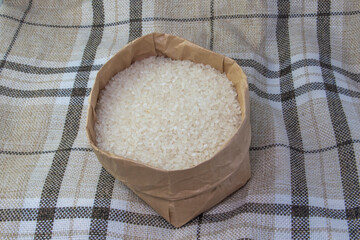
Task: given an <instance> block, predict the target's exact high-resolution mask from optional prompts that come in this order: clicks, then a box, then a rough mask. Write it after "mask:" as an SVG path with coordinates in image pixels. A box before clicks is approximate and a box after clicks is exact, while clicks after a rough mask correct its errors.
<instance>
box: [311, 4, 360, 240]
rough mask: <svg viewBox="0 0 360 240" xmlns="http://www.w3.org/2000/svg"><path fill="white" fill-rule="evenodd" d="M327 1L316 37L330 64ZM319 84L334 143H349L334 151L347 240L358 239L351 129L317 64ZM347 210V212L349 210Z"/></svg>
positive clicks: (325, 71) (358, 195) (359, 196)
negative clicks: (336, 154)
mask: <svg viewBox="0 0 360 240" xmlns="http://www.w3.org/2000/svg"><path fill="white" fill-rule="evenodd" d="M330 10H331V2H330V1H328V0H324V1H319V2H318V18H317V37H318V45H319V51H320V62H323V63H325V64H327V65H329V64H331V42H330V41H331V33H330V26H331V19H330V15H329V12H330ZM320 66H321V73H322V77H323V81H324V83H325V84H326V86H331V87H328V88H327V91H326V99H327V101H328V108H329V113H330V118H331V122H332V125H333V130H334V134H335V139H336V143H337V144H339V143H341V142H346V141H347V142H349V143H350V144H347V145H341V146H339V147H338V148H337V151H338V157H339V165H340V175H341V183H342V188H343V193H344V201H345V209H346V213H347V223H348V228H349V234H350V239H359V237H360V221H359V216H360V214H359V206H360V182H359V176H358V172H357V170H358V165H357V161H356V157H355V151H354V145H353V143H352V137H351V130H350V127H349V125H348V119H347V118H346V115H345V112H344V108H343V105H342V103H341V99H340V96H339V93H338V88H337V87H336V78H335V75H334V73H333V71H332V69H329V68H326V67H323V65H322V64H321V65H320ZM350 209H351V210H350Z"/></svg>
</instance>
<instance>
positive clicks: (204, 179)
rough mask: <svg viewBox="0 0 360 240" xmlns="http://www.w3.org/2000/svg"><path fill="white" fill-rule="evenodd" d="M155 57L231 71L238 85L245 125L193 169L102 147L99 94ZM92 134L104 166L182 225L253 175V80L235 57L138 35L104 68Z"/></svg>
mask: <svg viewBox="0 0 360 240" xmlns="http://www.w3.org/2000/svg"><path fill="white" fill-rule="evenodd" d="M149 56H166V57H169V58H172V59H181V60H191V61H193V62H196V63H203V64H209V65H211V66H212V67H214V68H216V69H217V70H219V71H220V72H225V73H226V75H227V77H228V78H229V79H230V80H231V81H232V82H233V83H234V86H235V88H236V91H237V94H238V100H239V102H240V106H241V117H242V123H241V126H240V127H239V129H238V131H237V132H236V133H235V135H234V136H233V137H232V138H231V139H229V140H228V142H227V143H226V144H225V145H224V146H223V148H222V149H221V150H220V151H219V152H218V153H216V154H215V155H214V156H213V157H212V158H211V159H209V160H207V161H205V162H203V163H201V164H199V165H197V166H195V167H192V168H189V169H184V170H174V171H165V170H161V169H157V168H154V167H151V166H147V165H145V164H142V163H140V162H136V161H133V160H131V159H126V158H123V157H121V156H116V155H114V154H112V153H109V152H106V151H104V150H102V149H99V148H98V147H97V146H96V135H95V131H94V123H95V122H96V120H97V116H96V111H95V110H96V103H97V101H98V97H99V92H100V91H101V90H102V89H103V88H104V87H105V85H106V84H107V83H108V82H109V80H110V79H111V78H112V77H113V76H114V75H115V74H117V73H118V72H120V71H122V70H124V69H125V68H127V67H129V66H130V65H131V64H132V63H134V62H135V61H138V60H142V59H144V58H146V57H149ZM86 133H87V136H88V138H89V141H90V144H91V146H92V148H93V150H94V152H95V154H96V156H97V157H98V159H99V161H100V163H101V164H102V165H103V167H104V168H105V169H106V170H107V171H108V172H110V173H111V174H112V175H113V176H114V177H115V178H116V179H118V180H120V181H122V182H123V183H124V184H126V185H127V186H128V187H129V188H130V189H131V190H132V191H134V192H135V193H136V194H137V195H138V196H139V197H140V198H141V199H143V200H144V201H145V202H146V203H148V204H149V205H150V206H151V207H152V208H153V209H154V210H155V211H156V212H157V213H159V214H160V215H161V216H162V217H164V218H165V219H166V220H167V221H168V222H170V223H171V224H172V225H174V226H175V227H180V226H182V225H184V224H185V223H187V222H188V221H190V220H191V219H193V218H194V217H196V216H197V215H199V214H200V213H202V212H204V211H206V210H208V209H209V208H211V207H213V206H214V205H215V204H217V203H219V202H220V201H222V200H223V199H224V198H226V197H227V196H228V195H229V194H231V193H233V192H234V191H236V190H237V189H239V188H240V187H241V186H243V185H244V184H245V183H246V182H247V181H248V180H249V178H250V162H249V146H250V138H251V129H250V104H249V90H248V84H247V79H246V76H245V74H244V72H243V71H242V69H241V68H240V67H239V65H237V64H236V62H235V61H234V60H232V59H230V58H227V57H225V56H222V55H220V54H217V53H214V52H212V51H209V50H207V49H204V48H202V47H200V46H197V45H195V44H193V43H191V42H189V41H187V40H185V39H182V38H179V37H176V36H172V35H168V34H161V33H152V34H149V35H146V36H143V37H141V38H138V39H136V40H134V41H132V42H130V43H129V44H127V45H126V46H125V47H124V48H122V49H121V50H120V51H119V52H118V53H116V54H115V56H113V57H112V58H111V59H110V60H109V61H108V62H107V63H106V64H105V65H104V66H103V67H102V68H101V69H100V70H99V72H98V74H97V76H96V80H95V83H94V86H93V88H92V91H91V94H90V97H89V109H88V116H87V123H86Z"/></svg>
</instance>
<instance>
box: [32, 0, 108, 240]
mask: <svg viewBox="0 0 360 240" xmlns="http://www.w3.org/2000/svg"><path fill="white" fill-rule="evenodd" d="M92 8H93V23H94V25H97V24H100V25H101V24H103V23H104V6H103V3H102V1H101V0H94V1H93V2H92ZM102 36H103V28H101V27H93V28H91V31H90V36H89V39H88V42H87V43H86V46H85V49H84V54H83V56H82V61H81V66H89V65H92V64H93V63H94V60H95V55H96V50H97V47H98V46H99V44H100V42H101V39H102ZM89 75H90V71H87V72H77V74H76V77H75V81H74V91H77V90H76V89H77V88H86V87H87V82H88V80H89ZM84 99H85V96H76V95H73V94H71V97H70V103H69V107H68V112H67V115H66V119H65V124H64V130H63V133H62V137H61V142H60V144H59V149H67V148H72V145H73V143H74V141H75V138H76V136H77V134H78V131H79V126H80V119H81V114H82V110H83V104H84ZM69 156H70V151H57V152H56V153H55V155H54V158H53V162H52V165H51V167H50V170H49V173H48V175H47V177H46V179H45V183H44V187H43V190H42V194H41V199H40V206H39V207H40V209H39V212H40V213H46V212H48V213H49V215H48V216H45V215H44V214H41V215H40V214H39V215H38V219H37V224H36V234H35V239H50V238H51V235H52V229H53V223H54V218H55V216H54V214H52V211H51V212H49V211H47V210H49V209H50V210H51V209H53V208H54V207H56V203H57V198H58V195H59V191H60V188H61V184H62V180H63V177H64V174H65V170H66V167H67V163H68V160H69Z"/></svg>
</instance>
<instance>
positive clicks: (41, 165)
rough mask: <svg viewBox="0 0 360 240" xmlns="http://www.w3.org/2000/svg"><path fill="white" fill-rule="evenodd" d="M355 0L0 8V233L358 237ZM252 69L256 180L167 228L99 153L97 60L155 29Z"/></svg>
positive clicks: (359, 100) (96, 0) (359, 16)
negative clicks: (92, 143) (91, 141)
mask: <svg viewBox="0 0 360 240" xmlns="http://www.w3.org/2000/svg"><path fill="white" fill-rule="evenodd" d="M359 26H360V2H359V1H358V0H336V1H335V0H334V1H330V0H319V1H313V0H304V1H290V2H289V1H286V0H278V1H274V0H259V1H250V0H249V1H237V0H226V1H225V0H216V1H214V0H209V1H196V2H195V1H165V0H152V1H141V0H132V1H102V0H93V1H83V2H80V1H54V0H51V1H50V0H49V1H40V0H33V1H31V0H30V1H29V0H17V1H11V0H8V1H7V0H5V1H4V3H3V5H2V6H1V7H0V99H1V100H0V118H1V121H0V169H1V173H0V238H1V239H15V238H19V239H33V238H35V239H50V238H53V239H69V238H72V239H105V238H108V239H128V238H129V239H290V238H293V239H309V238H312V239H359V238H360V184H359V175H360V120H359V119H360V85H359V83H360V51H359V47H360V44H359V39H360V30H359ZM154 31H157V32H165V33H169V34H173V35H178V36H180V37H183V38H186V39H188V40H190V41H193V42H194V43H196V44H198V45H200V46H203V47H205V48H208V49H212V50H214V51H215V52H219V53H221V54H224V55H226V56H229V57H231V58H234V59H235V60H236V61H237V62H238V63H239V65H240V66H242V67H243V69H244V71H245V73H246V74H247V76H248V80H249V87H250V97H251V119H252V120H251V122H252V144H251V148H250V157H251V167H252V179H251V180H250V181H249V182H248V184H247V185H246V186H245V187H243V188H242V189H240V190H239V191H237V192H236V193H234V194H232V195H231V196H230V197H228V198H227V199H226V200H224V201H223V202H222V203H220V204H219V205H217V206H215V207H214V208H212V209H211V210H209V211H208V212H205V213H204V214H202V215H200V216H199V217H197V218H195V219H194V220H192V221H191V222H189V223H188V224H186V225H185V226H183V227H181V228H178V229H175V228H174V227H172V226H171V225H170V224H168V223H167V222H166V221H165V220H164V219H162V218H161V217H159V216H158V215H157V214H156V213H155V212H154V211H153V210H152V209H151V208H150V207H149V206H148V205H146V204H145V203H144V202H143V201H142V200H140V199H139V198H138V197H137V196H136V195H135V194H134V193H132V192H131V191H130V190H129V189H128V188H126V187H125V186H124V185H123V184H122V183H121V182H119V181H117V180H114V178H113V177H112V176H111V175H109V174H108V173H107V172H106V171H105V170H104V169H103V168H102V167H101V165H100V163H99V162H98V161H97V159H96V157H95V155H94V153H93V152H92V150H91V149H90V147H89V145H88V141H87V138H86V135H85V119H86V110H87V104H88V103H87V98H88V95H89V92H90V89H91V86H92V84H93V82H94V79H95V75H96V73H97V71H98V70H99V68H100V67H101V66H102V64H104V63H105V62H106V61H107V60H108V59H109V58H110V57H111V56H112V55H113V54H114V53H115V52H117V51H118V50H119V49H120V48H121V47H122V46H124V45H125V44H126V43H127V42H128V41H131V40H133V39H135V38H137V37H139V36H141V35H144V34H147V33H151V32H154Z"/></svg>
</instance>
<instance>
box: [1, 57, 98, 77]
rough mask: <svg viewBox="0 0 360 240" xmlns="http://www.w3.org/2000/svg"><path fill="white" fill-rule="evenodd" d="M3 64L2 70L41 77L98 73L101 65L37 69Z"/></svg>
mask: <svg viewBox="0 0 360 240" xmlns="http://www.w3.org/2000/svg"><path fill="white" fill-rule="evenodd" d="M1 62H5V64H4V68H6V69H9V70H13V71H17V72H23V73H30V74H41V75H50V74H61V73H75V72H88V71H98V70H99V69H100V68H101V67H102V65H100V64H97V65H84V66H73V67H37V66H32V65H29V64H24V63H16V62H11V61H3V60H1Z"/></svg>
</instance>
